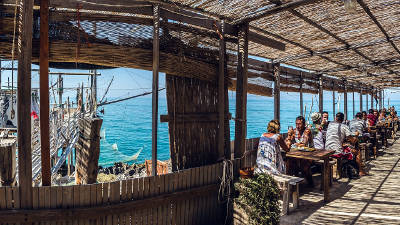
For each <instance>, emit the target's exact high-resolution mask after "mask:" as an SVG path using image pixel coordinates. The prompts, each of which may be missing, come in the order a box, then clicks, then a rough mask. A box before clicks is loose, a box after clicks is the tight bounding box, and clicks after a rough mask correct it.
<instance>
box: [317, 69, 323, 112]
mask: <svg viewBox="0 0 400 225" xmlns="http://www.w3.org/2000/svg"><path fill="white" fill-rule="evenodd" d="M318 97H319V101H318V103H319V112H320V113H322V112H323V111H324V89H323V77H322V75H319V90H318Z"/></svg>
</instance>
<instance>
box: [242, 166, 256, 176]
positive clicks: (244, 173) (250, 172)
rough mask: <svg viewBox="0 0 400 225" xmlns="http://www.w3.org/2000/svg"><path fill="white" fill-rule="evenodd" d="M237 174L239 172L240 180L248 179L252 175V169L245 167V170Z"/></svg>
mask: <svg viewBox="0 0 400 225" xmlns="http://www.w3.org/2000/svg"><path fill="white" fill-rule="evenodd" d="M239 172H240V177H241V178H250V177H252V176H253V174H254V168H252V167H246V168H243V169H241V170H240V171H239Z"/></svg>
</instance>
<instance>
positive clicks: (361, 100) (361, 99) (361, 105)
mask: <svg viewBox="0 0 400 225" xmlns="http://www.w3.org/2000/svg"><path fill="white" fill-rule="evenodd" d="M362 111H363V98H362V88H360V112H362Z"/></svg>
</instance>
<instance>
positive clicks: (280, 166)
mask: <svg viewBox="0 0 400 225" xmlns="http://www.w3.org/2000/svg"><path fill="white" fill-rule="evenodd" d="M278 136H279V135H278V134H274V135H273V136H271V137H265V136H264V135H262V136H261V138H260V142H259V143H258V150H257V160H256V163H257V167H256V169H255V172H256V173H269V174H282V173H285V172H286V168H285V163H284V162H283V159H282V155H281V151H280V147H279V144H278Z"/></svg>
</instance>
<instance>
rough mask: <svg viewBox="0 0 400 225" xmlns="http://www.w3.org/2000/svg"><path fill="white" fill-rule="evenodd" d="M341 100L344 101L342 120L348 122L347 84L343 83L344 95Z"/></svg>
mask: <svg viewBox="0 0 400 225" xmlns="http://www.w3.org/2000/svg"><path fill="white" fill-rule="evenodd" d="M343 100H344V104H343V107H344V120H348V119H349V118H348V114H349V113H348V112H349V111H348V107H347V83H346V81H344V93H343Z"/></svg>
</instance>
